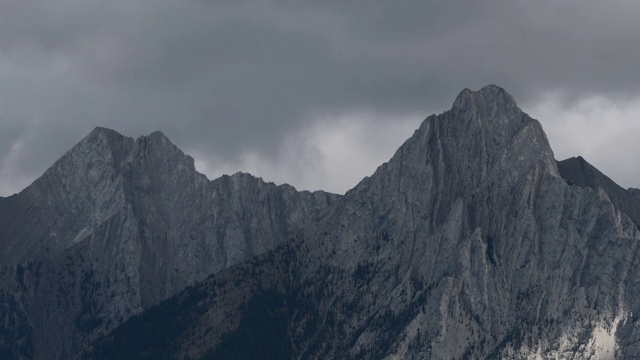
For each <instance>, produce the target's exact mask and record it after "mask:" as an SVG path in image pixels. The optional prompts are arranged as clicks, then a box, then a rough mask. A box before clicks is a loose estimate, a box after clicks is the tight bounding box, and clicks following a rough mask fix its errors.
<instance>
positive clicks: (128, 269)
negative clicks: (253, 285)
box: [0, 128, 338, 358]
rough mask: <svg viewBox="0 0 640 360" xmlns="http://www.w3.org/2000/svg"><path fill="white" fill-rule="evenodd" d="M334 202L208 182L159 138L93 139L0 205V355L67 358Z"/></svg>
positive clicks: (231, 179) (247, 180) (97, 133)
mask: <svg viewBox="0 0 640 360" xmlns="http://www.w3.org/2000/svg"><path fill="white" fill-rule="evenodd" d="M337 198H338V196H336V195H333V194H328V193H324V192H314V193H310V192H298V191H296V190H295V189H294V188H293V187H291V186H288V185H281V186H275V185H274V184H272V183H265V182H263V181H262V180H261V179H258V178H255V177H253V176H251V175H248V174H241V173H238V174H235V175H233V176H223V177H222V178H219V179H216V180H213V181H209V180H207V179H206V177H205V176H204V175H202V174H199V173H197V172H196V170H195V168H194V165H193V159H192V158H190V157H189V156H186V155H185V154H184V153H182V151H180V150H179V149H178V148H177V147H175V146H174V145H173V144H172V143H171V142H170V141H169V140H168V139H167V138H166V137H165V136H164V135H163V134H162V133H160V132H156V133H153V134H151V135H149V136H146V137H140V138H138V139H137V140H134V139H132V138H128V137H124V136H122V135H120V134H118V133H116V132H115V131H112V130H108V129H103V128H96V129H95V130H94V131H92V132H91V134H89V135H88V136H87V137H86V138H85V139H83V140H82V141H81V142H80V143H79V144H78V145H76V146H75V147H74V148H73V149H71V150H70V151H69V152H68V153H67V154H65V155H64V156H63V157H62V158H61V159H60V160H59V161H57V162H56V163H55V164H54V165H53V166H52V167H51V168H50V169H49V170H47V172H46V173H45V174H44V175H43V176H42V177H41V178H39V179H38V180H36V181H35V182H34V183H33V184H32V185H31V186H29V187H28V188H27V189H25V190H24V191H22V192H21V193H19V194H17V195H14V196H12V197H9V198H7V199H6V200H4V201H3V202H2V204H0V205H1V207H0V211H2V216H1V217H0V250H1V251H0V264H2V266H3V268H2V272H1V273H0V285H1V287H0V289H1V292H2V296H3V297H6V298H7V299H9V300H10V301H8V302H7V304H9V303H15V306H12V309H7V310H12V311H7V313H6V314H7V315H6V316H5V319H4V320H5V323H6V324H8V325H7V326H6V327H5V329H6V331H5V333H6V334H5V337H0V345H3V346H4V347H5V349H6V348H10V347H12V346H13V344H14V343H15V341H14V340H15V339H12V336H14V334H16V333H19V334H21V335H20V336H21V338H24V341H23V343H24V344H25V347H24V349H22V350H20V351H19V352H18V353H13V354H14V355H15V356H16V357H18V355H17V354H19V353H25V354H27V353H29V351H30V352H31V353H30V354H32V355H33V357H35V358H49V357H50V356H51V354H56V355H57V357H58V358H66V357H67V356H68V355H69V353H73V352H75V351H76V350H78V349H79V348H82V346H83V344H84V343H85V342H86V341H87V339H91V338H93V337H95V336H97V335H100V334H102V333H104V332H105V331H107V330H109V329H111V328H113V327H115V326H116V325H118V324H119V323H121V322H122V321H124V320H125V319H126V318H128V317H130V316H131V315H133V314H136V313H138V312H140V311H142V310H143V309H145V308H148V307H149V306H151V305H154V304H156V303H158V302H159V301H161V300H163V299H166V298H167V297H169V296H171V295H173V294H176V293H177V292H179V291H180V290H182V289H184V288H185V287H186V286H188V285H190V284H193V283H194V282H197V281H200V280H203V279H204V278H206V276H208V275H210V274H212V273H215V272H217V271H220V270H222V269H224V268H226V267H229V266H231V265H233V264H236V263H239V262H242V261H246V260H247V259H250V258H251V257H253V256H255V255H257V254H260V253H262V252H265V251H267V250H270V249H273V248H274V247H275V246H276V245H277V244H279V243H280V242H282V241H284V240H286V239H287V238H288V237H289V236H290V234H291V233H292V232H293V231H294V230H295V229H297V228H299V227H300V226H302V225H304V224H305V223H306V222H308V221H310V220H311V219H312V218H314V217H315V216H317V214H319V213H320V212H321V211H322V209H324V208H325V207H327V206H328V205H330V204H331V203H333V202H335V200H336V199H337ZM13 317H20V318H21V319H27V321H26V322H24V321H13V320H12V319H13ZM17 327H20V329H22V330H21V331H18V332H16V331H15V330H16V328H17ZM1 347H2V346H0V348H1ZM29 349H30V350H29ZM6 351H9V352H16V351H18V350H16V349H13V350H6ZM23 356H26V355H24V354H23ZM26 357H31V356H26Z"/></svg>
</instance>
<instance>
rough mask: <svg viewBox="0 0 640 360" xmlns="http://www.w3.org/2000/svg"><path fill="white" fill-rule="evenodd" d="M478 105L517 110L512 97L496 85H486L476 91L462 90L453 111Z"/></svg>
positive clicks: (454, 103)
mask: <svg viewBox="0 0 640 360" xmlns="http://www.w3.org/2000/svg"><path fill="white" fill-rule="evenodd" d="M479 104H482V105H484V106H487V105H489V106H491V107H493V108H502V109H519V108H518V105H517V104H516V101H515V100H514V99H513V96H511V94H509V93H508V92H507V91H506V90H504V89H503V88H501V87H499V86H497V85H487V86H485V87H483V88H482V89H480V90H478V91H472V90H470V89H464V90H462V91H461V92H460V94H458V96H457V97H456V100H455V101H454V102H453V109H467V108H471V107H473V106H474V105H475V106H477V105H479Z"/></svg>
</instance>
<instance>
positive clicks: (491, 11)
mask: <svg viewBox="0 0 640 360" xmlns="http://www.w3.org/2000/svg"><path fill="white" fill-rule="evenodd" d="M638 11H640V4H638V3H637V2H635V1H613V2H607V3H606V4H605V3H602V2H600V1H593V0H590V1H575V0H574V1H561V2H559V1H536V2H533V1H498V0H496V1H483V2H479V1H471V0H463V1H455V2H452V1H451V2H442V1H437V2H436V1H425V2H413V1H411V2H410V1H388V2H365V1H352V2H346V1H295V2H293V1H257V0H255V1H204V0H202V1H195V0H190V1H171V0H127V1H124V0H112V1H101V0H96V1H81V0H7V1H3V2H1V3H0V76H1V78H2V81H0V96H1V98H0V115H1V117H0V166H3V168H1V169H4V170H0V171H3V172H2V174H3V175H2V176H3V178H5V179H8V178H9V177H11V176H13V177H15V179H34V178H35V177H37V176H38V175H39V174H40V173H42V172H43V171H44V170H45V169H46V167H47V166H48V165H50V164H51V163H52V162H53V161H55V159H57V158H58V157H59V156H60V155H62V153H64V151H66V150H67V149H68V148H70V147H71V146H72V145H73V144H74V143H75V142H77V141H78V140H79V139H80V138H82V136H84V135H85V134H86V133H88V132H89V131H90V130H91V129H92V128H93V127H95V126H98V125H99V126H107V127H111V128H114V129H116V130H118V131H120V132H122V133H124V134H127V135H131V136H137V135H140V134H146V133H150V132H152V131H155V130H162V131H164V132H165V133H166V134H167V135H168V136H169V137H170V138H171V139H172V140H173V141H175V142H176V143H177V144H178V145H179V146H180V147H181V148H183V149H184V150H185V151H187V152H193V153H197V154H199V157H200V158H201V161H203V162H208V164H207V166H208V167H210V168H212V169H214V168H215V169H218V170H212V173H216V171H219V169H222V168H225V169H231V168H233V167H234V166H240V165H242V164H244V163H246V162H243V161H244V160H243V159H246V155H247V154H256V153H257V154H261V156H262V157H264V159H265V160H268V161H271V162H272V163H273V164H274V167H279V166H283V165H282V164H281V162H282V161H288V162H291V163H292V164H299V162H300V161H302V160H300V159H302V158H300V159H297V160H296V159H291V156H290V155H286V156H285V155H283V153H282V152H283V151H282V149H283V146H282V144H283V143H286V142H287V141H290V139H293V138H295V139H296V141H297V142H298V143H300V144H301V145H300V146H306V147H307V148H308V149H307V150H308V151H311V152H313V148H314V147H315V146H317V144H312V143H309V144H305V143H304V142H303V141H302V140H301V138H300V136H302V135H301V134H308V131H309V129H312V128H317V127H318V124H317V122H319V121H327V120H326V119H328V118H329V117H331V116H335V117H345V116H347V115H348V114H361V113H363V112H365V113H369V114H375V115H372V117H374V118H376V119H383V118H384V119H386V120H385V121H386V122H387V123H388V122H392V121H393V120H391V119H400V118H402V119H406V117H407V116H416V126H417V125H418V123H419V121H420V118H423V117H426V116H427V115H429V114H430V113H432V112H440V111H442V110H444V109H446V108H448V107H449V106H450V104H451V102H452V101H453V99H454V98H455V96H456V94H457V93H458V92H459V91H460V90H461V89H463V88H465V87H469V88H479V87H481V86H483V85H486V84H488V83H496V84H499V85H501V86H503V87H505V88H506V89H507V90H508V91H510V92H511V93H512V94H513V95H514V96H515V98H516V99H517V100H518V102H519V103H520V104H521V105H522V106H523V107H524V108H525V110H527V107H528V106H529V107H532V108H533V107H535V106H536V104H538V103H539V102H540V101H542V100H543V99H545V98H546V96H547V95H548V94H550V93H552V94H556V95H557V96H562V97H563V99H564V100H563V101H565V102H566V104H567V106H568V107H570V106H573V105H575V104H577V103H578V102H579V101H580V100H581V99H584V98H588V97H593V96H604V97H608V98H611V99H616V101H619V102H623V101H631V100H633V99H635V98H637V97H639V96H640V71H638V66H640V65H638V64H640V61H638V60H640V46H639V45H640V44H639V42H640V40H638V38H637V36H636V35H637V34H638V33H640V23H639V22H637V20H636V16H635V15H636V14H638ZM572 104H573V105H572ZM417 114H420V115H417ZM322 119H324V120H322ZM541 120H543V119H541ZM376 121H377V120H375V121H374V120H372V122H371V123H372V124H375V123H376ZM309 141H312V139H309ZM317 141H320V140H317ZM362 141H366V140H362ZM18 145H19V146H18ZM12 149H13V150H14V151H12ZM16 149H18V150H16ZM300 153H301V154H304V153H306V152H305V151H301V152H300ZM9 155H11V159H9V160H11V161H9V160H7V158H8V157H9ZM390 155H391V154H389V156H390ZM301 156H302V155H301ZM3 159H4V160H3ZM305 159H306V158H305ZM319 161H320V160H319ZM220 164H224V166H221V165H220ZM229 164H232V165H229ZM233 164H235V165H233ZM316 165H317V164H316ZM292 166H293V165H292ZM295 166H299V165H295ZM15 179H12V180H11V181H9V180H4V179H0V182H3V181H4V183H5V185H4V187H5V188H7V189H8V188H11V189H13V190H18V189H17V187H19V186H18V185H15V186H13V187H10V186H9V185H6V184H7V183H10V182H12V181H13V182H18V183H19V181H18V180H15ZM20 181H23V180H20ZM639 183H640V181H639ZM24 185H26V184H22V186H24ZM314 186H315V184H314ZM342 190H344V189H342ZM0 191H2V189H0ZM7 191H11V190H5V192H7Z"/></svg>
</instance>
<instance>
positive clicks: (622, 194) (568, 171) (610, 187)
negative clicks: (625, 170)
mask: <svg viewBox="0 0 640 360" xmlns="http://www.w3.org/2000/svg"><path fill="white" fill-rule="evenodd" d="M558 169H559V170H560V175H562V177H563V178H565V179H566V180H567V182H568V183H569V184H570V185H575V186H581V187H588V188H591V189H594V190H596V191H598V192H601V193H603V194H606V196H608V197H609V200H611V202H612V203H613V205H615V207H616V208H618V209H620V211H622V212H624V213H625V214H627V215H628V216H629V217H630V218H631V220H633V222H635V223H636V225H638V226H640V196H639V195H640V190H638V189H628V190H625V189H623V188H622V187H621V186H619V185H618V184H616V183H615V182H614V181H613V180H611V179H609V178H608V177H607V176H606V175H604V174H603V173H601V172H600V171H599V170H598V169H596V168H595V167H593V165H591V164H589V163H588V162H587V161H586V160H585V159H583V158H582V157H581V156H578V157H577V158H575V157H573V158H570V159H566V160H563V161H558Z"/></svg>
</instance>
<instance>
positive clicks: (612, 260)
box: [86, 86, 640, 359]
mask: <svg viewBox="0 0 640 360" xmlns="http://www.w3.org/2000/svg"><path fill="white" fill-rule="evenodd" d="M565 176H566V175H565ZM585 184H586V185H587V187H580V186H570V185H569V184H568V183H567V180H565V179H563V178H562V177H561V171H559V169H558V166H557V164H556V161H555V160H554V157H553V152H552V150H551V148H550V147H549V143H548V141H547V138H546V136H545V134H544V132H543V130H542V128H541V126H540V124H539V123H538V121H536V120H534V119H532V118H530V117H529V116H528V115H527V114H525V113H523V112H522V111H521V110H520V109H519V108H518V107H517V105H516V104H515V102H514V100H513V98H512V97H511V96H510V95H509V94H507V93H506V92H505V91H504V90H503V89H501V88H499V87H496V86H488V87H485V88H482V89H481V90H479V91H477V92H473V91H470V90H464V91H463V92H462V93H461V94H460V95H459V96H458V98H457V99H456V100H455V102H454V105H453V107H452V109H451V110H449V111H447V112H445V113H443V114H441V115H437V116H436V115H434V116H430V117H429V118H427V119H426V120H425V121H424V122H423V123H422V125H421V126H420V128H419V129H418V130H417V131H416V132H415V133H414V135H413V136H412V137H411V138H410V139H409V140H407V141H406V142H405V144H403V145H402V147H401V148H400V149H399V150H398V151H397V152H396V154H395V155H394V156H393V158H392V159H391V160H390V161H389V162H388V163H385V164H384V165H382V166H380V167H379V168H378V169H377V171H376V172H375V173H374V174H373V175H372V176H371V177H368V178H365V179H364V180H363V181H362V182H361V183H360V184H358V185H357V186H356V187H355V188H354V189H352V190H351V191H349V192H348V193H347V194H346V195H345V196H344V197H343V198H342V199H341V200H340V201H339V202H337V203H336V204H334V205H333V206H331V207H329V208H328V211H327V212H326V213H324V214H322V215H321V216H320V217H319V218H318V219H317V220H316V221H314V222H312V223H310V224H309V225H307V226H305V227H304V228H303V229H302V230H301V231H300V232H299V233H298V234H297V235H296V236H295V239H294V240H293V241H290V242H287V243H284V244H283V245H281V246H279V247H278V248H277V249H276V250H274V251H271V252H268V253H265V254H263V255H261V256H259V257H258V258H256V259H254V260H251V261H249V262H248V263H243V264H239V265H237V266H234V267H232V268H230V269H227V270H225V271H223V272H220V273H218V274H217V275H216V276H214V277H212V278H211V279H209V280H207V281H206V282H205V283H203V284H201V285H200V286H198V287H196V288H192V289H189V290H188V291H186V292H184V293H182V294H181V295H180V296H178V297H176V298H175V299H173V300H172V301H170V302H165V303H163V304H161V305H160V306H159V307H157V308H154V309H151V310H150V311H147V312H146V313H145V314H143V316H142V317H140V318H136V319H134V320H132V321H130V322H128V323H127V324H126V325H125V326H122V327H120V328H118V329H117V330H116V331H115V332H113V333H112V334H111V335H110V336H109V337H106V338H103V339H102V340H101V341H99V342H97V343H95V344H94V346H93V347H92V348H91V349H90V350H88V352H87V353H86V354H87V355H92V356H94V357H98V358H100V357H104V356H113V355H114V354H120V355H125V354H128V355H131V354H142V353H147V354H148V353H149V351H151V352H153V351H156V352H162V351H165V353H171V354H173V356H175V357H178V358H187V357H201V356H210V357H213V358H216V356H218V357H225V356H227V357H234V356H240V357H243V356H244V357H250V356H251V353H250V351H263V353H266V354H271V355H274V356H276V355H277V356H280V357H283V356H284V357H291V358H304V359H308V358H319V359H320V358H353V359H373V358H388V359H477V358H486V359H494V358H508V359H513V358H521V357H523V358H554V359H555V358H582V359H608V358H614V355H616V354H617V355H618V356H619V357H620V358H625V357H626V358H631V357H633V355H634V354H635V355H637V354H640V350H639V349H637V348H636V346H637V345H636V344H637V342H635V340H634V339H637V338H638V336H639V335H640V334H638V332H637V330H636V329H637V328H638V326H636V325H637V324H638V322H637V321H636V320H635V319H636V318H635V317H634V315H633V314H635V313H638V311H639V310H640V293H639V290H638V289H640V287H638V282H639V281H640V280H639V279H640V273H639V270H638V269H640V266H639V265H640V264H639V259H638V257H637V249H638V240H639V239H640V233H639V231H638V228H637V226H636V224H635V223H634V221H633V220H632V218H630V216H633V215H628V213H627V212H626V211H625V210H624V209H621V207H622V205H619V204H618V203H616V202H613V200H612V199H613V197H614V196H613V195H612V194H610V192H611V187H610V186H609V185H607V184H604V187H603V188H604V189H606V191H594V190H593V189H591V188H590V187H589V186H591V185H589V184H590V183H589V182H588V181H585ZM621 196H622V195H621ZM616 201H617V200H616ZM629 204H631V203H629ZM629 213H630V214H632V213H633V212H632V211H629ZM173 310H175V311H173ZM265 323H271V324H275V325H274V326H273V328H272V330H271V331H270V332H269V333H268V339H269V341H268V342H267V343H265V342H264V341H262V340H264V339H267V337H265V336H267V334H265V332H266V331H267V330H264V329H267V328H268V327H265V325H264V324H265ZM153 324H176V327H175V328H174V330H175V332H174V333H173V335H172V337H171V339H168V340H167V341H165V342H164V343H165V344H166V345H165V346H163V345H161V344H162V343H163V340H162V337H161V336H160V335H157V336H156V334H150V335H149V337H148V338H145V339H144V340H143V341H141V344H139V345H136V346H134V347H133V348H132V349H128V350H126V351H123V352H119V351H121V350H122V349H121V348H120V347H118V344H122V343H123V341H126V339H127V336H128V334H129V335H130V334H133V333H135V331H136V329H140V328H144V327H148V326H150V325H153ZM256 332H258V334H257V335H256ZM269 344H271V345H269ZM256 349H258V350H256Z"/></svg>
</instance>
